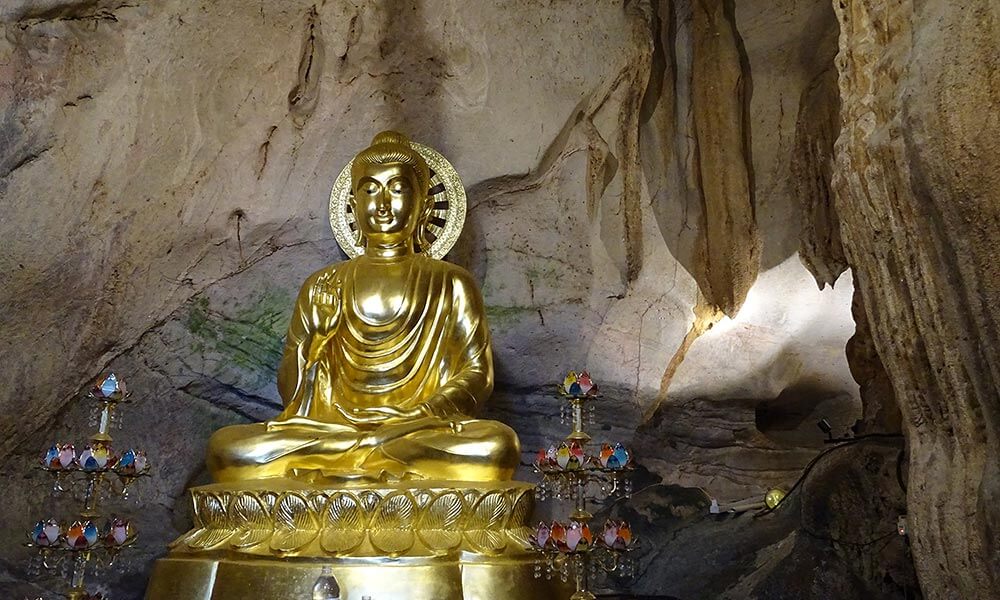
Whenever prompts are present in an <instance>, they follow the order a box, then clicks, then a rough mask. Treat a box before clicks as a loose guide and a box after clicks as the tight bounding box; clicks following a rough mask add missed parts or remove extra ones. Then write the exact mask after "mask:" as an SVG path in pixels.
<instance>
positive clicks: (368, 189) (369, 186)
mask: <svg viewBox="0 0 1000 600" xmlns="http://www.w3.org/2000/svg"><path fill="white" fill-rule="evenodd" d="M362 191H363V192H364V193H366V194H368V195H372V194H376V193H378V184H376V183H374V182H368V183H366V184H365V185H364V188H363V189H362Z"/></svg>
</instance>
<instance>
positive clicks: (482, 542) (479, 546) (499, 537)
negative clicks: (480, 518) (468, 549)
mask: <svg viewBox="0 0 1000 600" xmlns="http://www.w3.org/2000/svg"><path fill="white" fill-rule="evenodd" d="M465 539H466V540H468V542H469V545H470V546H472V548H473V549H474V550H475V551H477V552H479V553H481V554H498V553H500V552H503V551H504V549H505V548H506V547H507V540H508V536H507V532H506V531H494V530H491V529H470V530H469V531H466V532H465Z"/></svg>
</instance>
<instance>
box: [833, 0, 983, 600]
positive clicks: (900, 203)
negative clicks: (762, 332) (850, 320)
mask: <svg viewBox="0 0 1000 600" xmlns="http://www.w3.org/2000/svg"><path fill="white" fill-rule="evenodd" d="M835 7H836V9H837V15H838V19H839V22H840V29H841V34H840V52H839V54H838V57H837V69H838V72H839V86H840V93H841V101H842V110H841V119H840V126H841V133H840V137H839V138H838V140H837V144H836V163H835V169H834V175H833V182H834V188H835V194H836V205H837V212H838V213H839V214H840V217H841V222H842V234H843V237H844V247H845V249H846V250H847V257H848V260H849V262H850V263H851V264H852V265H853V266H854V268H855V276H856V278H857V281H858V288H859V290H860V292H861V294H862V296H863V297H864V308H865V311H866V313H867V318H868V321H869V322H870V326H871V329H872V333H873V338H874V340H875V347H876V349H877V351H878V355H879V356H880V358H881V360H882V362H883V363H884V364H885V368H886V371H887V373H888V374H889V377H890V378H891V380H892V383H893V386H894V388H895V393H896V397H897V398H898V401H899V408H900V410H901V413H902V429H903V431H904V432H905V433H906V436H907V440H908V443H909V452H910V469H909V488H908V501H907V506H908V510H909V521H910V523H911V530H912V539H913V551H914V560H915V562H916V565H917V569H918V573H919V574H920V579H921V586H922V588H923V590H924V593H925V594H926V596H927V597H929V598H992V597H995V596H996V590H997V589H998V586H1000V545H998V542H997V539H998V538H997V533H998V531H1000V529H998V525H1000V509H998V505H997V500H998V498H1000V472H998V469H1000V467H998V462H997V456H998V450H1000V448H998V430H1000V404H998V401H997V397H998V395H997V381H998V379H997V377H998V375H997V374H998V367H1000V363H998V359H997V352H996V350H995V347H996V344H997V320H998V317H1000V309H998V308H997V307H998V304H997V300H998V294H1000V273H998V271H997V269H998V264H1000V263H998V262H997V258H998V253H1000V245H998V242H997V240H998V232H1000V185H998V184H1000V142H998V139H1000V137H998V134H1000V116H998V115H1000V113H998V108H1000V85H998V75H997V74H998V73H1000V70H998V68H1000V52H998V51H1000V42H998V39H1000V38H998V34H1000V7H998V6H997V4H996V3H995V2H990V1H988V0H983V1H978V0H972V1H968V2H949V3H939V2H923V1H912V2H911V1H900V2H890V3H885V2H872V1H868V0H857V1H853V2H841V3H835Z"/></svg>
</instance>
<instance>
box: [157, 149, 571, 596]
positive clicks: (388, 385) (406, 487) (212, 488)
mask: <svg viewBox="0 0 1000 600" xmlns="http://www.w3.org/2000/svg"><path fill="white" fill-rule="evenodd" d="M428 162H430V165H428ZM441 198H443V199H441ZM464 211H465V192H464V189H463V188H462V186H461V181H460V180H459V179H458V176H457V174H456V173H455V172H454V169H453V168H452V167H451V165H450V163H448V162H447V161H446V160H445V159H444V158H443V157H442V156H441V155H440V154H437V153H436V152H435V151H433V150H432V149H430V148H427V147H426V146H421V145H420V144H416V143H411V142H410V141H409V140H408V139H407V138H406V136H404V135H402V134H399V133H396V132H392V131H386V132H383V133H380V134H378V135H377V136H375V139H374V140H373V142H372V144H371V146H370V147H368V148H367V149H365V150H363V151H362V152H361V153H359V154H358V155H357V156H356V157H355V158H354V160H353V161H352V162H351V164H349V165H348V167H347V168H345V169H344V171H343V172H342V173H341V174H340V177H338V179H337V183H336V184H335V186H334V190H333V193H332V194H331V224H332V225H333V229H334V233H335V235H336V237H337V240H338V242H339V243H340V245H341V247H342V248H344V249H345V251H347V253H348V254H349V255H351V256H352V258H351V259H350V260H347V261H344V262H341V263H338V264H334V265H331V266H328V267H326V268H323V269H321V270H320V271H318V272H316V273H314V274H313V275H311V276H309V277H308V278H307V279H306V281H305V283H304V284H303V285H302V289H301V291H300V292H299V294H298V298H297V300H296V303H295V308H294V311H293V314H292V320H291V323H290V325H289V328H288V336H287V340H286V344H285V350H284V355H283V357H282V360H281V365H280V367H279V370H278V391H279V393H280V394H281V398H282V400H283V402H284V410H283V411H282V412H281V414H279V415H278V416H276V417H275V418H274V419H273V420H270V421H267V422H264V423H256V424H249V425H233V426H230V427H225V428H223V429H221V430H219V431H217V432H216V433H215V434H214V435H213V436H212V437H211V439H210V441H209V448H208V456H207V464H208V467H209V470H210V472H211V473H212V476H213V477H214V478H215V480H216V482H217V483H215V484H211V485H206V486H201V487H197V488H193V489H192V490H191V495H192V499H193V503H194V521H195V524H194V525H195V526H194V528H193V529H192V530H191V531H189V532H187V533H186V534H184V535H182V536H181V537H180V538H178V539H177V540H176V541H175V542H174V543H173V544H172V545H171V552H170V554H169V555H168V556H167V557H166V558H163V559H160V560H159V561H157V564H156V567H155V569H154V572H153V576H152V578H151V580H150V585H149V589H148V590H147V599H148V600H165V599H169V598H186V599H192V600H195V599H197V600H228V599H230V598H244V597H247V596H248V595H253V596H254V597H262V598H302V597H308V596H309V595H310V594H311V593H312V590H314V589H319V588H317V587H315V586H320V587H322V588H323V589H327V588H328V587H330V585H329V584H330V581H329V580H330V579H331V578H332V579H335V580H336V584H337V586H339V588H340V590H341V594H342V595H341V596H340V597H341V598H343V599H346V600H361V599H362V598H364V597H366V596H367V597H371V598H372V599H373V600H376V599H377V600H389V599H398V600H473V599H475V600H480V599H487V598H489V599H495V598H505V599H510V600H542V599H546V600H548V599H551V598H555V597H557V595H558V594H557V589H559V586H558V584H553V585H555V587H553V585H550V584H547V583H546V584H541V583H539V582H537V581H535V580H534V577H533V571H534V556H533V553H531V552H530V551H528V550H526V548H527V545H528V543H527V536H528V534H529V531H530V530H529V529H528V528H527V526H526V525H527V520H528V518H529V517H530V514H531V510H532V506H533V501H534V495H533V486H531V485H528V484H525V483H521V482H516V481H511V478H512V476H513V474H514V470H515V469H516V467H517V465H518V463H519V460H520V451H519V444H518V440H517V435H516V434H515V433H514V432H513V430H511V429H510V428H509V427H507V426H506V425H503V424H501V423H497V422H493V421H484V420H476V419H475V418H474V416H475V414H476V412H477V411H478V409H479V408H480V407H481V406H482V404H483V403H484V402H485V401H486V400H487V399H488V398H489V396H490V393H491V392H492V390H493V358H492V351H491V348H490V333H489V328H488V326H487V323H486V318H485V309H484V305H483V300H482V297H481V296H480V293H479V290H478V289H477V286H476V283H475V281H474V280H473V279H472V276H471V275H470V274H469V273H468V272H466V271H465V270H464V269H462V268H460V267H458V266H455V265H452V264H449V263H447V262H444V261H443V260H440V259H441V257H443V256H444V254H445V253H446V252H447V250H448V249H449V248H450V247H451V245H452V244H453V243H454V242H455V239H456V238H457V236H458V233H460V231H461V226H462V221H463V220H464V214H465V213H464ZM337 586H335V587H337Z"/></svg>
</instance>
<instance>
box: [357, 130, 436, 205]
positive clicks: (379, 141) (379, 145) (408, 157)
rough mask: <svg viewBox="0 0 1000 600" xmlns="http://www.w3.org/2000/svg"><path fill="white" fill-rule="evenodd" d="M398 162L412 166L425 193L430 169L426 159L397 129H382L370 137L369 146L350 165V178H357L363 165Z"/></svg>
mask: <svg viewBox="0 0 1000 600" xmlns="http://www.w3.org/2000/svg"><path fill="white" fill-rule="evenodd" d="M391 163H398V164H402V165H407V166H409V167H412V168H413V171H414V172H415V173H416V174H417V184H418V185H419V186H420V188H421V190H420V191H421V193H422V194H426V193H427V189H428V188H429V187H430V179H431V176H430V170H429V169H428V168H427V161H425V160H424V157H423V156H420V153H419V152H417V151H416V150H414V149H413V147H412V146H410V138H408V137H406V136H405V135H404V134H402V133H399V132H398V131H383V132H382V133H380V134H378V135H376V136H375V137H374V139H372V144H371V146H368V147H367V148H365V149H364V150H362V151H361V153H360V154H358V155H357V156H355V157H354V163H353V165H352V166H351V179H352V180H354V181H357V180H358V177H360V175H361V167H363V166H364V165H385V164H391Z"/></svg>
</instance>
